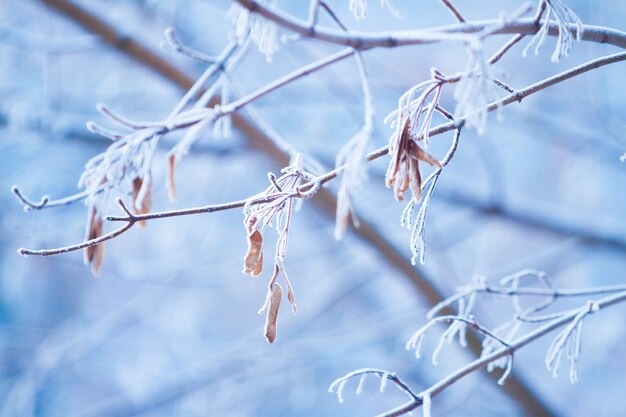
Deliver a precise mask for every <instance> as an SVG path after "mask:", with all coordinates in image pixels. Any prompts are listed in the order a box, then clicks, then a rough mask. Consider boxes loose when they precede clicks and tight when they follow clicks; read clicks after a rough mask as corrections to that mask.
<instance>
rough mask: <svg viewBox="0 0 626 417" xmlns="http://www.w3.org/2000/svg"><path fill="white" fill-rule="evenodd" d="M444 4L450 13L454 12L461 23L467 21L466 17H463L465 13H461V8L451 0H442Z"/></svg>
mask: <svg viewBox="0 0 626 417" xmlns="http://www.w3.org/2000/svg"><path fill="white" fill-rule="evenodd" d="M440 1H441V2H442V3H443V5H444V6H446V8H447V9H448V10H449V11H450V13H452V14H453V15H454V17H455V18H456V20H458V21H459V23H465V19H464V18H463V15H461V13H460V12H459V10H458V9H457V8H456V7H454V5H453V4H452V3H451V2H450V1H449V0H440Z"/></svg>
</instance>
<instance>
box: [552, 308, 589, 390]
mask: <svg viewBox="0 0 626 417" xmlns="http://www.w3.org/2000/svg"><path fill="white" fill-rule="evenodd" d="M599 309H600V307H599V306H598V304H596V303H595V302H593V301H589V302H588V303H587V305H586V306H585V307H582V308H581V309H580V312H579V313H578V314H577V315H576V316H575V317H574V319H573V320H572V321H571V322H570V323H569V324H568V325H567V326H566V327H565V328H564V329H563V330H562V331H561V333H559V334H558V336H557V337H555V338H554V340H553V341H552V343H551V344H550V347H549V348H548V353H547V354H546V369H547V370H548V371H551V372H552V376H554V377H555V378H556V376H557V374H558V372H559V365H560V363H561V358H562V357H563V353H565V355H566V356H567V358H568V359H569V360H570V370H569V380H570V382H571V383H574V382H576V381H578V358H579V356H580V344H581V338H582V327H583V319H584V318H585V317H586V316H587V315H588V314H592V313H595V312H596V311H598V310H599Z"/></svg>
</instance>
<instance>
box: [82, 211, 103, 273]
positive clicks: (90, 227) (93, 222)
mask: <svg viewBox="0 0 626 417" xmlns="http://www.w3.org/2000/svg"><path fill="white" fill-rule="evenodd" d="M100 236H102V218H101V217H100V215H99V213H98V210H97V209H96V208H95V207H92V208H91V211H90V212H89V218H88V219H87V240H92V239H97V238H99V237H100ZM103 259H104V244H103V243H99V244H97V245H93V246H88V247H87V248H85V264H86V265H91V271H92V272H93V273H94V275H95V274H97V273H98V272H99V271H100V267H101V266H102V261H103Z"/></svg>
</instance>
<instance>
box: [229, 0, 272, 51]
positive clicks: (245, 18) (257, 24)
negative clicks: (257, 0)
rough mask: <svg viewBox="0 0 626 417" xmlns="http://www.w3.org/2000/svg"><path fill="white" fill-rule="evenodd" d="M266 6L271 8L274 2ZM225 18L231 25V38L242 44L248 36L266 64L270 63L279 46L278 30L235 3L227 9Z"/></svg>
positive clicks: (261, 17) (267, 21)
mask: <svg viewBox="0 0 626 417" xmlns="http://www.w3.org/2000/svg"><path fill="white" fill-rule="evenodd" d="M267 4H268V5H269V6H272V7H273V6H274V1H273V0H270V1H269V2H268V3H267ZM226 17H227V18H228V19H229V20H230V21H231V23H232V25H233V36H234V37H235V39H236V40H237V42H238V43H239V44H243V43H244V42H245V41H246V39H247V38H248V36H249V37H250V39H251V40H252V42H254V44H255V45H256V46H257V48H258V49H259V52H261V53H262V54H263V55H264V56H265V59H266V60H267V62H272V56H273V55H274V53H275V52H276V51H277V50H278V44H279V42H278V29H277V28H276V25H275V24H274V23H273V22H271V21H269V20H267V19H265V18H264V17H263V16H260V15H258V14H256V13H253V12H251V11H250V10H248V9H246V8H245V7H242V6H240V5H239V4H237V3H235V4H233V5H232V6H231V7H230V9H228V11H227V12H226Z"/></svg>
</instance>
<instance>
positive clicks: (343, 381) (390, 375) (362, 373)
mask: <svg viewBox="0 0 626 417" xmlns="http://www.w3.org/2000/svg"><path fill="white" fill-rule="evenodd" d="M367 375H375V376H377V377H379V378H380V385H379V387H378V390H379V391H380V392H385V387H386V386H387V383H388V382H389V381H391V382H392V383H393V384H394V385H395V386H396V387H398V388H399V389H400V390H402V391H403V392H404V393H406V394H407V395H408V396H409V397H410V398H411V399H412V400H418V397H417V395H416V394H415V393H413V391H411V389H410V388H409V387H408V386H407V385H406V384H405V383H404V382H403V381H402V380H401V379H400V378H398V376H397V375H396V374H395V372H389V371H385V370H382V369H373V368H363V369H357V370H356V371H352V372H350V373H347V374H346V375H344V376H342V377H340V378H337V379H336V380H334V381H333V382H332V383H331V384H330V386H329V387H328V392H329V393H336V394H337V400H338V401H339V402H340V403H343V402H344V397H343V392H344V390H345V388H346V385H347V383H348V382H349V381H350V380H352V379H355V378H359V383H358V385H357V388H356V394H357V395H358V394H360V393H361V391H362V389H363V383H364V381H365V377H366V376H367Z"/></svg>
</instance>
